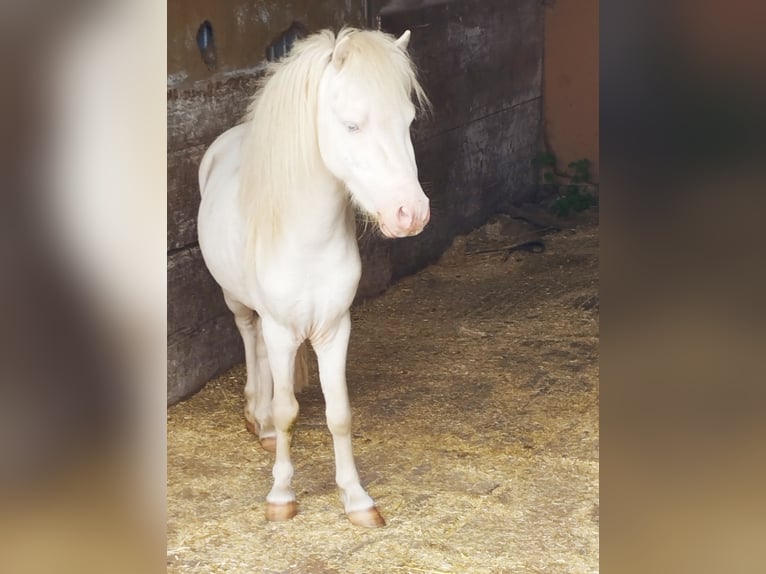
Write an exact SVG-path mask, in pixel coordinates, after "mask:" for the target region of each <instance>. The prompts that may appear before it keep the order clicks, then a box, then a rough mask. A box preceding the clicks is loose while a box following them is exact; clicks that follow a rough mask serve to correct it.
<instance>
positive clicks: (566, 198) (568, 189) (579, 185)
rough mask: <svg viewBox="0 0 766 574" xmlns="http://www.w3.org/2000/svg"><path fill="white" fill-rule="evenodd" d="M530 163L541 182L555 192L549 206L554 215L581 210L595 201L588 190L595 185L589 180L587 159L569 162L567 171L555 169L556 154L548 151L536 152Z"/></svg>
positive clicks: (562, 215) (563, 214)
mask: <svg viewBox="0 0 766 574" xmlns="http://www.w3.org/2000/svg"><path fill="white" fill-rule="evenodd" d="M532 163H533V165H534V166H535V168H536V169H537V173H538V174H539V176H540V177H541V178H542V182H543V184H544V185H545V186H546V187H550V188H552V189H553V190H554V192H555V197H554V199H553V201H552V202H551V205H550V208H551V211H553V212H554V213H555V214H556V215H558V216H560V217H566V216H567V215H569V214H570V213H571V212H573V211H575V212H579V211H583V210H585V209H588V208H589V207H591V206H592V205H595V204H596V203H597V199H596V196H595V195H593V193H591V191H590V189H592V188H594V187H595V185H594V184H593V182H591V180H590V161H589V160H588V159H578V160H576V161H571V162H569V165H568V166H567V167H568V171H567V172H560V171H559V170H558V169H557V167H556V166H557V161H556V156H555V155H553V154H552V153H550V152H542V153H540V154H538V155H537V157H535V159H534V160H532Z"/></svg>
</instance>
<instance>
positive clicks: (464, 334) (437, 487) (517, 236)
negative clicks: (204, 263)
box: [168, 213, 599, 574]
mask: <svg viewBox="0 0 766 574" xmlns="http://www.w3.org/2000/svg"><path fill="white" fill-rule="evenodd" d="M560 226H561V227H562V229H560V230H548V232H545V233H542V232H539V231H541V230H540V227H539V226H533V225H530V224H529V223H528V222H527V221H524V220H523V219H519V218H511V217H509V216H497V217H495V218H494V219H493V220H492V221H490V223H488V224H487V225H486V226H484V227H483V228H481V229H479V230H477V231H475V232H473V233H472V234H470V235H469V236H466V237H459V238H457V239H456V240H455V242H454V244H453V246H452V247H451V248H450V250H449V251H448V252H447V253H445V255H444V256H443V257H442V259H441V260H440V261H439V262H438V263H437V264H435V265H432V266H431V267H429V268H427V269H425V270H423V271H421V272H420V273H418V274H416V275H414V276H411V277H407V278H405V279H402V280H401V281H399V282H398V283H396V284H395V285H393V286H392V287H391V288H390V289H389V290H388V291H387V292H386V293H385V294H384V295H382V296H381V297H378V298H376V299H373V300H369V301H366V302H363V303H361V304H360V305H358V306H356V307H355V308H354V309H353V310H352V317H353V328H352V336H351V345H350V350H349V364H348V381H349V392H350V397H351V404H352V409H353V413H354V448H355V454H356V458H357V464H358V467H359V471H360V475H361V477H362V483H363V485H364V486H365V487H366V488H367V489H368V491H369V492H370V494H371V495H372V496H373V498H374V499H375V500H376V503H377V505H378V508H379V509H380V510H381V512H382V514H383V516H384V517H385V518H386V521H387V526H386V527H385V528H381V529H373V530H368V529H363V528H360V527H355V526H352V525H351V524H350V523H349V522H348V521H347V520H346V518H345V517H344V515H343V511H342V506H341V504H340V501H339V499H338V496H337V493H336V487H335V483H334V463H333V455H332V440H331V436H330V434H329V431H328V430H327V428H326V425H325V421H324V402H323V398H322V394H321V390H320V388H319V385H318V383H317V381H316V378H315V373H314V380H313V382H312V385H311V386H310V387H309V388H308V389H306V390H305V391H303V393H301V394H300V395H299V396H298V399H299V402H300V406H301V411H300V417H299V421H298V425H297V430H296V434H295V439H294V443H293V462H294V464H295V477H294V479H293V485H294V487H295V490H296V493H297V496H298V503H299V514H298V516H296V517H295V518H294V519H293V520H292V521H290V522H287V523H269V522H267V521H266V520H265V517H264V509H265V496H266V494H267V492H268V490H269V488H270V486H271V463H272V455H271V454H269V453H267V452H265V451H263V450H262V449H261V448H260V446H259V444H258V442H257V441H256V440H255V438H254V437H253V436H252V435H250V434H249V433H248V432H247V431H246V430H245V427H244V424H243V422H244V421H243V416H242V408H243V404H244V399H243V386H244V380H245V373H244V366H243V365H239V366H237V367H235V368H233V369H231V370H230V371H229V372H227V373H226V374H224V375H223V376H221V377H219V378H217V379H215V380H213V381H211V382H210V383H209V384H208V385H207V386H206V387H205V389H204V390H203V391H202V392H200V393H199V394H197V395H195V396H194V397H192V398H191V399H189V400H187V401H185V402H183V403H180V404H178V405H175V406H173V407H171V408H169V410H168V514H169V522H168V572H171V573H174V572H179V573H181V572H216V573H218V572H221V573H223V572H226V573H244V572H248V573H253V572H259V573H260V572H263V573H305V574H323V573H354V574H357V573H359V574H361V573H365V574H367V573H369V574H374V573H413V574H416V573H423V572H426V573H442V572H444V573H447V572H449V573H487V574H490V573H491V574H502V573H530V572H540V573H546V574H551V573H559V572H561V573H584V572H598V547H599V545H598V526H599V502H598V500H599V498H598V488H599V487H598V453H599V451H598V388H599V387H598V314H599V300H598V227H597V214H595V213H590V214H586V215H584V216H581V217H579V218H578V219H577V221H575V222H569V223H567V224H564V225H560ZM536 230H537V231H538V232H536ZM542 231H544V230H542ZM532 236H538V237H539V238H540V239H541V240H542V241H543V242H544V244H545V249H544V251H543V252H532V251H514V252H512V253H511V254H510V256H508V253H507V252H503V251H493V252H489V253H478V254H477V253H474V252H475V251H478V250H482V249H491V248H498V247H503V246H507V245H512V244H515V243H518V242H520V241H522V240H524V239H527V238H529V237H532Z"/></svg>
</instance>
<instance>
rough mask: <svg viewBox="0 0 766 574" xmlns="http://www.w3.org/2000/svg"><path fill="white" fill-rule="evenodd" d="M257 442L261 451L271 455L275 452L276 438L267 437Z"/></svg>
mask: <svg viewBox="0 0 766 574" xmlns="http://www.w3.org/2000/svg"><path fill="white" fill-rule="evenodd" d="M258 442H260V443H261V447H262V448H263V450H267V451H269V452H272V453H274V452H277V437H274V436H267V437H264V438H262V439H259V441H258Z"/></svg>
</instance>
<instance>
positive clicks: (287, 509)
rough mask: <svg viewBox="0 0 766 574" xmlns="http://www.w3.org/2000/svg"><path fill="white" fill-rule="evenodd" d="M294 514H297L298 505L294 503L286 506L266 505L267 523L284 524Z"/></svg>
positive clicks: (268, 503) (269, 503)
mask: <svg viewBox="0 0 766 574" xmlns="http://www.w3.org/2000/svg"><path fill="white" fill-rule="evenodd" d="M296 514H298V504H297V503H296V502H295V501H293V502H288V503H287V504H272V503H271V502H267V503H266V520H268V521H269V522H285V521H286V520H290V519H291V518H292V517H294V516H295V515H296Z"/></svg>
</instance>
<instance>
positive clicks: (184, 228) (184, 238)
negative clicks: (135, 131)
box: [167, 144, 207, 251]
mask: <svg viewBox="0 0 766 574" xmlns="http://www.w3.org/2000/svg"><path fill="white" fill-rule="evenodd" d="M206 149H207V145H204V144H203V145H195V146H192V147H188V148H186V149H182V150H176V151H172V152H170V153H168V216H167V217H168V228H167V234H168V250H169V251H170V250H174V249H178V248H181V247H184V246H186V245H191V244H193V243H196V241H197V210H198V209H199V201H200V192H199V183H198V178H197V172H198V171H199V162H200V161H201V160H202V156H203V155H204V153H205V150H206Z"/></svg>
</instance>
